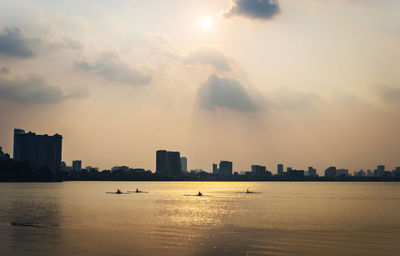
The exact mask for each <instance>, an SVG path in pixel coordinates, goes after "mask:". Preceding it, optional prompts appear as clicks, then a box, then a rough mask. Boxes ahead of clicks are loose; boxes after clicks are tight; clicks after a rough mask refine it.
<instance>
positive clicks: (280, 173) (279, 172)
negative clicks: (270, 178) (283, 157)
mask: <svg viewBox="0 0 400 256" xmlns="http://www.w3.org/2000/svg"><path fill="white" fill-rule="evenodd" d="M277 170H278V171H277V173H278V175H279V176H282V175H283V164H278V168H277Z"/></svg>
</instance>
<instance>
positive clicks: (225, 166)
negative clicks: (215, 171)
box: [219, 161, 233, 176]
mask: <svg viewBox="0 0 400 256" xmlns="http://www.w3.org/2000/svg"><path fill="white" fill-rule="evenodd" d="M232 169H233V164H232V162H229V161H221V162H220V163H219V174H221V175H223V176H232Z"/></svg>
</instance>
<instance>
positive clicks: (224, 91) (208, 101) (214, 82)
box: [197, 74, 257, 112]
mask: <svg viewBox="0 0 400 256" xmlns="http://www.w3.org/2000/svg"><path fill="white" fill-rule="evenodd" d="M197 97H198V100H199V104H200V107H201V108H203V109H207V110H211V111H213V110H215V109H216V108H227V109H232V110H238V111H248V112H249V111H257V108H256V105H255V103H254V102H253V100H252V99H251V98H250V96H249V95H248V93H247V91H246V89H245V88H244V87H243V86H242V85H241V84H240V83H239V82H237V81H236V80H233V79H226V78H219V77H218V76H217V75H215V74H212V75H210V76H209V78H208V80H207V81H206V82H205V83H203V84H202V85H201V86H200V88H199V89H198V91H197Z"/></svg>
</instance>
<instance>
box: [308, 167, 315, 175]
mask: <svg viewBox="0 0 400 256" xmlns="http://www.w3.org/2000/svg"><path fill="white" fill-rule="evenodd" d="M308 176H309V177H317V169H315V168H313V167H312V166H310V167H308Z"/></svg>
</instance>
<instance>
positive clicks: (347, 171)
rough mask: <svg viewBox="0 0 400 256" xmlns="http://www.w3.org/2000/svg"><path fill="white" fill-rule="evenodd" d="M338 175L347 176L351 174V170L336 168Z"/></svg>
mask: <svg viewBox="0 0 400 256" xmlns="http://www.w3.org/2000/svg"><path fill="white" fill-rule="evenodd" d="M336 176H342V177H347V176H349V170H347V169H336Z"/></svg>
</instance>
